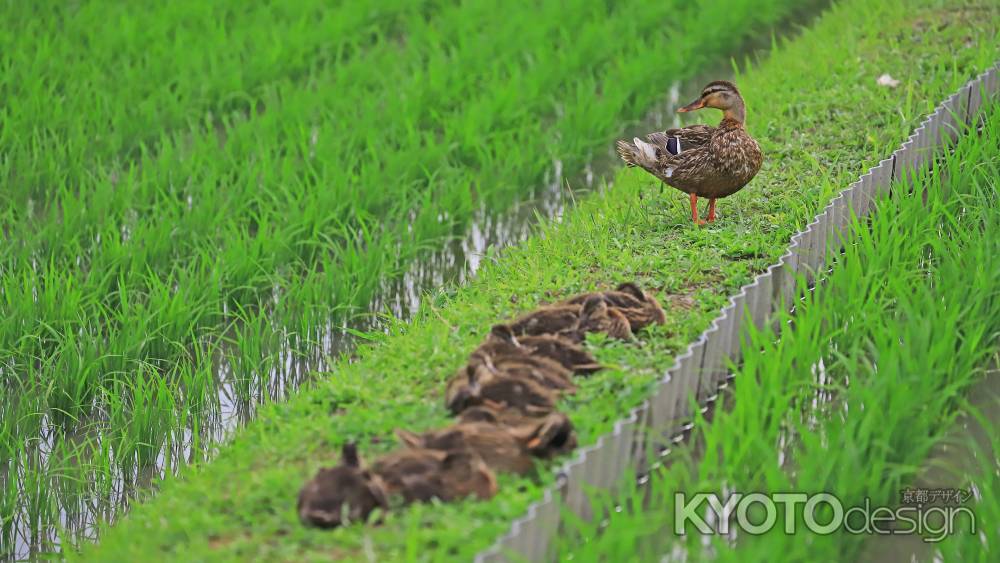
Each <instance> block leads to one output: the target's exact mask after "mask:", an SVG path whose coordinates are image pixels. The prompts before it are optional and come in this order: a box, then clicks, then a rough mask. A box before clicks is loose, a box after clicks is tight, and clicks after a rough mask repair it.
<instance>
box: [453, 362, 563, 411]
mask: <svg viewBox="0 0 1000 563" xmlns="http://www.w3.org/2000/svg"><path fill="white" fill-rule="evenodd" d="M558 398H559V394H558V392H557V391H556V390H554V389H549V388H547V387H544V386H542V385H541V384H539V383H536V382H535V381H534V380H532V379H524V378H519V377H503V376H501V375H497V374H494V373H493V372H491V371H490V370H489V369H488V368H487V367H486V366H484V365H482V364H479V365H475V366H473V365H467V366H465V367H463V368H462V369H460V370H459V371H458V373H456V374H455V376H454V377H452V379H451V381H449V382H448V387H447V390H446V393H445V406H446V407H447V408H448V410H449V411H451V412H452V413H454V414H459V413H461V412H462V411H464V410H465V409H467V408H470V407H474V406H476V405H481V404H483V403H484V402H486V401H491V402H493V403H497V404H501V405H503V406H504V408H507V409H511V410H513V411H516V412H520V413H521V414H523V415H525V416H538V415H543V414H548V413H550V412H552V411H553V410H555V405H556V401H557V400H558Z"/></svg>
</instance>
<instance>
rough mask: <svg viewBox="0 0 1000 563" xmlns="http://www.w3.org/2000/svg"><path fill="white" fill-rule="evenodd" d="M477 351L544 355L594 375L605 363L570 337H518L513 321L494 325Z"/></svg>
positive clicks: (578, 371) (565, 366) (583, 372)
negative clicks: (515, 334) (511, 324)
mask: <svg viewBox="0 0 1000 563" xmlns="http://www.w3.org/2000/svg"><path fill="white" fill-rule="evenodd" d="M476 352H481V353H484V354H487V355H495V354H515V353H522V354H527V355H530V356H540V357H543V358H549V359H551V360H554V361H556V362H558V363H559V364H560V365H562V366H563V367H564V368H566V369H568V370H570V371H572V372H573V373H577V374H591V373H594V372H595V371H598V370H600V369H601V365H600V364H598V363H597V359H596V358H594V356H593V355H591V353H590V352H588V351H587V350H585V349H583V348H581V347H580V346H578V345H577V344H575V343H573V341H571V340H570V339H568V338H565V337H562V336H558V335H554V334H538V335H533V336H532V335H526V336H522V337H520V338H517V337H516V336H514V330H513V329H512V328H511V326H510V325H509V324H496V325H493V327H492V328H491V329H490V334H489V335H488V336H487V337H486V342H484V343H483V344H482V345H480V346H479V348H477V349H476ZM476 352H473V354H475V353H476Z"/></svg>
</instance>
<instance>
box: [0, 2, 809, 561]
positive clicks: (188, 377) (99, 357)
mask: <svg viewBox="0 0 1000 563" xmlns="http://www.w3.org/2000/svg"><path fill="white" fill-rule="evenodd" d="M798 4H799V2H796V1H794V0H754V1H750V0H740V1H739V2H733V3H729V4H727V5H726V6H720V5H718V3H716V2H712V1H708V0H696V1H683V0H666V1H664V2H658V3H655V4H648V3H646V2H641V1H639V0H628V1H625V2H615V3H594V2H590V1H585V0H573V1H571V2H565V1H562V0H560V1H555V0H546V1H543V2H527V1H516V2H508V1H504V2H500V1H495V0H476V1H463V2H457V1H418V2H411V1H408V0H406V1H399V0H391V1H389V2H383V1H381V0H380V1H367V2H329V1H326V0H305V1H303V2H294V3H287V2H280V1H267V2H254V3H253V4H252V5H246V3H245V2H240V1H236V0H224V1H219V2H208V3H206V2H202V1H200V0H176V1H170V2H164V1H159V2H157V1H148V2H139V3H135V2H126V3H123V2H114V1H110V0H103V1H100V0H98V1H93V2H70V3H67V2H54V1H40V2H16V1H0V22H2V23H0V184H2V185H3V189H2V190H0V230H2V233H3V243H2V244H0V358H2V359H0V362H2V363H0V385H2V386H3V389H4V393H3V394H2V396H0V460H2V462H0V463H2V466H0V483H2V487H0V489H2V490H14V488H16V487H17V486H18V484H19V483H21V484H22V485H23V486H24V487H28V486H29V485H30V484H33V483H34V484H44V483H48V484H49V485H48V486H37V487H29V488H31V490H30V491H25V493H24V494H20V495H12V496H9V497H6V496H5V497H4V499H5V504H3V505H2V512H0V521H2V524H0V532H2V533H0V554H5V555H6V554H7V553H10V552H11V551H12V550H13V549H14V547H13V545H14V543H15V541H14V539H13V537H14V535H15V534H24V535H26V536H32V537H33V538H32V539H31V540H30V542H31V543H35V544H38V546H37V547H39V548H40V549H42V550H48V549H50V547H51V546H50V545H48V544H49V543H51V541H49V538H48V537H47V536H50V535H52V531H53V530H52V526H53V525H56V524H57V523H58V522H60V521H62V520H66V521H70V522H75V521H77V520H78V519H81V518H86V517H88V515H94V514H102V515H103V514H108V516H113V514H114V512H115V510H116V505H117V503H118V502H121V501H123V500H127V495H122V494H121V493H122V491H121V489H122V484H123V483H122V480H123V479H124V480H125V481H126V484H128V483H127V482H128V481H136V480H141V479H142V478H143V476H144V475H146V474H147V473H149V472H150V466H151V465H157V466H164V465H165V466H167V467H166V469H165V470H166V471H167V472H170V471H172V470H173V469H174V467H175V466H177V465H180V464H183V463H185V462H187V461H188V460H198V459H201V458H203V456H204V455H205V454H206V453H210V451H211V445H212V441H213V440H215V439H217V438H218V437H219V436H218V435H217V433H216V432H215V429H216V428H217V427H218V423H217V420H216V419H217V418H218V417H219V416H220V414H219V413H220V411H221V410H222V406H221V405H220V399H219V396H218V395H219V388H220V386H221V385H223V384H224V385H225V386H227V388H228V389H230V392H231V394H232V395H233V396H232V397H231V398H230V401H231V402H232V403H234V404H235V406H236V410H237V411H238V412H240V413H241V414H243V415H246V416H249V414H252V411H253V409H254V405H255V404H256V403H258V402H262V401H268V400H274V399H280V398H283V397H284V396H286V395H287V394H288V392H289V387H290V386H289V385H288V384H289V383H290V381H289V380H291V379H292V378H288V379H289V380H286V379H285V378H284V377H280V376H283V375H284V374H283V373H282V372H284V371H287V367H286V366H288V365H289V364H291V363H293V362H294V361H296V360H297V359H298V358H299V356H300V355H304V354H307V353H311V352H312V351H314V350H316V349H322V346H321V344H322V340H323V338H324V337H325V336H328V335H329V333H330V331H331V328H330V327H331V326H339V325H340V324H341V323H343V322H344V321H345V319H346V318H348V317H349V316H350V315H352V314H353V313H354V312H356V311H359V310H361V311H364V310H366V308H367V307H368V305H369V302H370V301H371V300H372V296H373V294H374V292H375V290H376V289H377V288H378V287H379V284H380V283H381V282H382V280H384V279H385V278H387V277H389V278H391V277H393V276H395V275H397V274H399V273H400V272H401V271H403V270H404V269H405V268H406V266H407V265H408V264H409V263H410V262H411V261H412V260H414V258H415V257H416V256H417V255H418V254H419V253H420V251H421V250H422V249H424V248H426V247H430V246H437V245H438V244H439V243H440V238H441V237H443V236H449V235H452V234H454V233H456V232H462V230H463V229H464V227H465V226H466V225H467V223H468V222H469V220H470V218H471V217H472V214H473V212H478V210H479V209H481V208H486V209H489V210H491V211H492V212H494V213H495V214H497V215H501V214H502V213H503V211H504V210H505V209H506V206H507V205H508V204H510V203H511V202H512V201H514V200H515V199H517V198H520V197H527V196H529V195H530V191H531V190H532V188H533V187H535V186H538V185H540V184H541V182H542V180H543V177H544V175H545V171H546V170H547V169H548V168H550V167H551V166H552V165H553V162H554V161H556V160H558V161H560V162H562V164H563V166H564V168H565V169H566V170H567V171H569V170H579V169H580V168H582V166H583V163H584V162H586V161H587V160H588V159H589V158H590V154H591V152H592V151H595V150H601V151H603V149H605V148H606V147H608V146H610V144H611V142H612V140H613V136H614V135H615V134H616V132H617V131H618V130H619V128H620V126H621V123H623V122H627V121H630V120H634V119H637V118H639V117H641V115H642V114H643V112H644V111H645V110H646V109H647V108H648V107H649V106H650V105H651V103H652V102H653V101H654V100H657V99H659V98H660V97H661V96H662V95H663V92H664V91H665V90H666V88H667V87H668V86H669V84H671V83H672V82H673V81H675V80H681V79H684V78H685V77H687V76H689V75H691V74H692V73H694V72H696V71H698V70H699V69H700V68H701V67H703V66H704V65H705V64H706V62H707V61H711V60H715V59H716V58H718V57H720V56H722V55H724V54H726V53H731V52H734V51H735V50H736V49H737V48H738V47H739V46H740V45H742V44H743V43H744V42H745V41H746V40H747V39H748V38H749V37H750V36H752V35H758V34H763V35H766V34H768V33H769V32H770V31H771V30H772V29H773V27H774V26H775V25H776V24H777V22H779V21H780V20H781V19H782V18H784V17H785V16H786V15H787V14H789V13H790V12H791V11H792V10H793V8H796V7H797V5H798ZM637 14H642V17H636V15H637ZM737 24H738V25H737ZM682 39H683V40H682ZM247 413H249V414H247ZM156 469H157V470H159V469H160V467H157V468H156ZM24 474H26V475H24ZM20 475H24V476H23V477H21V476H20ZM122 497H125V498H122ZM19 498H20V499H23V500H17V499H19ZM9 499H13V500H10V501H9V502H10V503H11V504H8V503H7V502H8V500H9ZM12 507H13V508H12ZM15 528H16V529H17V530H19V531H16V530H15ZM82 531H84V532H86V531H87V530H85V529H84V530H82ZM73 540H74V533H73V531H72V530H68V531H67V533H65V534H63V535H62V538H61V541H62V542H63V544H69V543H73Z"/></svg>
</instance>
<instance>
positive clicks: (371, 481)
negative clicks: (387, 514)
mask: <svg viewBox="0 0 1000 563" xmlns="http://www.w3.org/2000/svg"><path fill="white" fill-rule="evenodd" d="M376 508H381V509H382V510H386V509H388V508H389V501H388V495H387V493H386V488H385V484H384V483H383V482H382V480H381V478H380V477H379V476H378V475H375V474H374V473H372V472H371V471H369V470H367V469H365V468H364V467H362V465H361V458H360V457H359V456H358V449H357V446H356V445H355V444H354V443H353V442H349V443H346V444H344V446H343V449H342V450H341V461H340V465H338V466H336V467H330V468H324V469H320V470H319V472H318V473H317V474H316V476H315V477H313V479H312V480H310V481H309V482H308V483H306V484H305V486H303V487H302V490H301V491H300V492H299V502H298V512H299V519H300V520H301V521H302V523H303V524H306V525H309V526H316V527H318V528H336V527H338V526H342V525H345V524H348V523H350V522H363V521H365V520H367V519H368V516H369V515H370V514H371V513H372V512H374V511H375V509H376Z"/></svg>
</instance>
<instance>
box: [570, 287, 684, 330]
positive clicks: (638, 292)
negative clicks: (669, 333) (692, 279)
mask: <svg viewBox="0 0 1000 563" xmlns="http://www.w3.org/2000/svg"><path fill="white" fill-rule="evenodd" d="M592 296H600V297H601V298H603V299H604V301H605V302H606V303H607V304H608V306H610V307H613V308H615V309H618V310H619V311H620V312H621V313H622V314H623V315H624V316H625V318H627V319H628V321H629V327H630V328H631V329H632V331H633V332H635V331H637V330H640V329H642V328H645V327H647V326H649V325H651V324H654V323H655V324H663V323H665V322H667V315H666V313H665V312H664V311H663V307H662V306H660V302H659V301H657V300H656V298H655V297H653V296H652V295H650V294H649V293H647V292H645V291H643V290H642V289H640V288H639V286H638V285H636V284H634V283H632V282H624V283H621V284H618V287H616V288H615V289H614V290H613V291H597V292H591V293H582V294H580V295H576V296H574V297H571V298H569V299H567V300H566V301H565V302H564V303H565V304H567V305H573V304H577V303H584V302H585V301H586V300H587V299H588V298H590V297H592Z"/></svg>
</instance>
